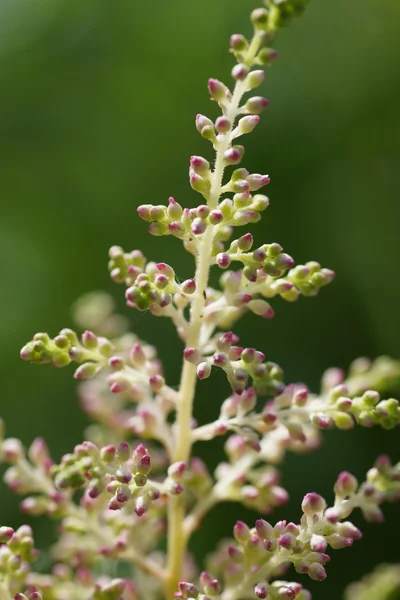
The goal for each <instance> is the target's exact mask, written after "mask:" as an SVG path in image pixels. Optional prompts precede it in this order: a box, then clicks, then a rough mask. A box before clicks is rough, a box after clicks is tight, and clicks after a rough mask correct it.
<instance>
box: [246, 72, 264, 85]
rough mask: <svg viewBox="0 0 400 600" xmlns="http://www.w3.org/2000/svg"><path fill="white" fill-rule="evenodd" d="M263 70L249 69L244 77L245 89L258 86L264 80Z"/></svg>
mask: <svg viewBox="0 0 400 600" xmlns="http://www.w3.org/2000/svg"><path fill="white" fill-rule="evenodd" d="M264 76H265V75H264V71H261V70H256V71H251V73H249V74H248V75H247V77H246V89H247V90H252V89H253V88H256V87H258V86H259V85H261V84H262V82H263V81H264Z"/></svg>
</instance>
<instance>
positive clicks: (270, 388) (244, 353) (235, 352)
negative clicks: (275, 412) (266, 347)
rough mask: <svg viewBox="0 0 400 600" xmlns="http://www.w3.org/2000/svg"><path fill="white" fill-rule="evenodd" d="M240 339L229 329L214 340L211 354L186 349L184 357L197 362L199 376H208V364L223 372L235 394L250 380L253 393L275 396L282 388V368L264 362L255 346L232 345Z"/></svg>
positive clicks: (263, 357)
mask: <svg viewBox="0 0 400 600" xmlns="http://www.w3.org/2000/svg"><path fill="white" fill-rule="evenodd" d="M238 341H239V338H238V337H237V336H236V335H235V334H234V333H232V332H231V331H228V332H226V333H224V334H223V335H222V336H220V337H218V339H217V340H216V344H215V346H216V349H215V352H214V354H213V355H212V356H210V357H206V356H204V355H203V356H202V355H201V353H200V352H199V351H198V350H196V349H195V348H186V349H185V352H184V356H185V359H186V360H188V361H190V362H194V363H196V364H197V375H198V377H199V379H205V378H207V377H209V375H210V373H211V367H212V366H215V367H219V368H220V369H222V370H223V371H225V373H226V376H227V379H228V381H229V383H230V384H231V386H232V389H233V391H234V392H236V393H241V392H242V391H243V390H244V389H245V388H246V386H247V384H248V381H249V379H250V378H251V379H252V381H253V387H254V390H255V393H256V394H259V395H271V396H275V395H276V394H277V393H279V392H281V391H282V389H283V388H284V384H283V372H282V369H281V368H280V367H279V366H278V365H277V364H275V363H273V362H264V360H265V356H264V354H263V353H262V352H259V351H258V350H254V348H243V347H241V346H236V345H234V344H235V343H236V342H238Z"/></svg>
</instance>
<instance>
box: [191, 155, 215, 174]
mask: <svg viewBox="0 0 400 600" xmlns="http://www.w3.org/2000/svg"><path fill="white" fill-rule="evenodd" d="M190 166H191V167H192V169H193V171H194V172H195V173H197V175H208V174H209V173H210V163H209V162H208V161H207V160H206V159H205V158H203V157H202V156H192V157H191V158H190Z"/></svg>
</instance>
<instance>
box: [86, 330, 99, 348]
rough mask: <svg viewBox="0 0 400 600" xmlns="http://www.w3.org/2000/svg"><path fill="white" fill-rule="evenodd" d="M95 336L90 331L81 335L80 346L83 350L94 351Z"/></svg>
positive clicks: (95, 345) (95, 344) (95, 346)
mask: <svg viewBox="0 0 400 600" xmlns="http://www.w3.org/2000/svg"><path fill="white" fill-rule="evenodd" d="M97 343H98V341H97V336H95V334H94V333H93V332H92V331H85V332H84V333H83V334H82V344H83V346H84V347H85V348H88V349H89V350H94V349H95V348H97Z"/></svg>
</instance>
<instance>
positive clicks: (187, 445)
mask: <svg viewBox="0 0 400 600" xmlns="http://www.w3.org/2000/svg"><path fill="white" fill-rule="evenodd" d="M259 46H260V37H259V35H257V34H256V35H255V36H254V37H253V40H252V42H251V44H250V46H249V49H248V53H247V62H248V64H249V65H252V64H253V61H254V57H255V56H256V54H257V52H258V49H259ZM245 91H246V85H245V82H244V81H238V82H237V83H236V85H235V89H234V92H233V95H232V98H231V101H230V103H229V107H228V110H227V112H226V117H227V119H228V120H229V121H230V123H231V124H232V128H231V130H230V131H229V132H227V133H225V134H224V135H223V136H221V139H220V140H219V142H218V147H217V152H216V159H215V167H214V171H213V173H212V176H211V189H210V195H209V198H208V202H207V204H208V207H209V208H210V210H214V209H215V208H216V207H217V206H218V201H219V199H220V197H221V194H222V189H221V188H222V180H223V176H224V171H225V160H224V153H225V152H226V150H228V148H229V147H230V144H231V133H232V129H233V126H234V122H235V119H236V117H237V114H238V109H239V104H240V101H241V99H242V96H243V94H244V93H245ZM213 241H214V227H213V226H212V225H209V226H208V227H207V229H206V231H205V232H204V234H203V238H202V240H201V242H200V244H199V248H198V254H197V268H196V275H195V281H196V292H195V296H194V299H193V302H192V306H191V311H190V321H189V324H188V329H187V338H186V345H187V347H192V348H199V346H200V336H201V328H202V322H203V311H204V307H205V298H204V295H205V290H206V288H207V285H208V276H209V271H210V266H211V263H212V249H213ZM196 383H197V372H196V366H195V365H193V364H192V363H190V362H188V361H184V362H183V368H182V375H181V382H180V387H179V393H178V394H179V397H178V402H177V418H176V423H175V427H176V433H175V435H176V447H175V453H174V456H173V460H174V462H176V461H183V462H186V463H187V462H188V460H189V458H190V454H191V449H192V432H191V420H192V413H193V401H194V396H195V391H196ZM184 519H185V506H184V498H183V496H182V495H179V496H176V497H174V498H170V501H169V504H168V545H167V556H168V560H167V580H166V585H165V598H166V600H173V597H174V593H175V592H176V591H177V589H178V583H179V581H180V579H181V576H182V569H183V562H184V558H185V553H186V547H187V541H188V535H187V534H186V533H185V530H184V526H183V522H184Z"/></svg>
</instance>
